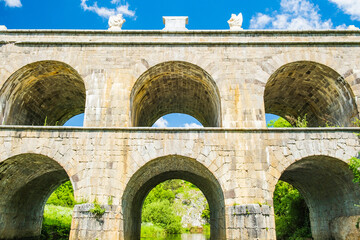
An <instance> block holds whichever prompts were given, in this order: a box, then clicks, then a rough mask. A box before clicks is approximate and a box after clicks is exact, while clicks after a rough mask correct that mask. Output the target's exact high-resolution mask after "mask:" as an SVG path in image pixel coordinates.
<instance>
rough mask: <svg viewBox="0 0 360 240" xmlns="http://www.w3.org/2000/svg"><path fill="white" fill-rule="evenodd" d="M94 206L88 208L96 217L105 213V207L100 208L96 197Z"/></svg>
mask: <svg viewBox="0 0 360 240" xmlns="http://www.w3.org/2000/svg"><path fill="white" fill-rule="evenodd" d="M93 204H94V207H93V208H92V209H90V212H91V213H92V214H94V215H95V217H96V218H101V217H102V215H104V213H105V208H102V207H101V206H100V204H99V203H98V201H97V199H96V198H95V200H94V203H93Z"/></svg>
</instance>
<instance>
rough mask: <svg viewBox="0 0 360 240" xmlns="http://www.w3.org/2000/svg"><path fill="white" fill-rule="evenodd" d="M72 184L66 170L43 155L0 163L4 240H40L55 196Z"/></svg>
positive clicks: (0, 224) (0, 236)
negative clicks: (47, 208)
mask: <svg viewBox="0 0 360 240" xmlns="http://www.w3.org/2000/svg"><path fill="white" fill-rule="evenodd" d="M68 180H69V176H68V174H67V173H66V171H65V170H64V169H63V167H62V166H61V165H60V164H59V163H58V162H56V161H55V160H53V159H51V158H49V157H47V156H44V155H40V154H33V153H27V154H20V155H16V156H13V157H10V158H8V159H6V160H4V161H2V162H0V192H1V195H0V239H25V238H26V239H37V237H39V236H40V234H41V227H42V221H43V213H44V206H45V203H46V201H47V199H48V198H49V197H50V195H51V193H52V192H53V191H54V190H55V189H56V188H57V187H58V186H60V185H61V184H63V183H64V182H66V181H68Z"/></svg>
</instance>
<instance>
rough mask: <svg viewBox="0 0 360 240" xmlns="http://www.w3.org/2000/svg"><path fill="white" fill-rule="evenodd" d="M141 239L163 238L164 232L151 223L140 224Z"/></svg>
mask: <svg viewBox="0 0 360 240" xmlns="http://www.w3.org/2000/svg"><path fill="white" fill-rule="evenodd" d="M141 237H142V238H145V237H146V238H155V237H156V238H165V237H166V231H165V229H163V228H162V227H159V226H156V225H154V224H153V223H142V224H141Z"/></svg>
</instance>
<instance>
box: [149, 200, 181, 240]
mask: <svg viewBox="0 0 360 240" xmlns="http://www.w3.org/2000/svg"><path fill="white" fill-rule="evenodd" d="M142 222H152V223H153V224H155V225H157V226H160V227H162V228H163V229H165V231H166V233H170V234H173V233H181V217H179V216H177V215H175V213H174V209H173V207H172V205H171V204H170V201H169V200H167V199H165V200H161V201H156V202H152V203H149V204H147V205H146V206H144V207H143V212H142Z"/></svg>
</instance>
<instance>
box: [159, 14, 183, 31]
mask: <svg viewBox="0 0 360 240" xmlns="http://www.w3.org/2000/svg"><path fill="white" fill-rule="evenodd" d="M188 22H189V18H188V17H163V23H164V24H165V28H164V29H163V30H164V31H187V30H188V29H187V28H186V27H185V25H186V24H188Z"/></svg>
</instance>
